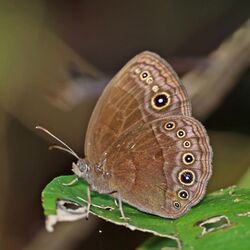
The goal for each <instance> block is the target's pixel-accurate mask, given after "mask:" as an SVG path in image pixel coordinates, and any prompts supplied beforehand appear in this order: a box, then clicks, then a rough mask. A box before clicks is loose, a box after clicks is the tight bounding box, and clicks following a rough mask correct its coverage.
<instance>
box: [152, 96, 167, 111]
mask: <svg viewBox="0 0 250 250" xmlns="http://www.w3.org/2000/svg"><path fill="white" fill-rule="evenodd" d="M170 99H171V98H170V95H169V94H168V93H166V92H161V93H159V94H156V95H154V96H153V97H152V99H151V105H152V107H153V108H155V109H157V110H161V109H163V108H166V107H167V106H168V105H169V104H170Z"/></svg>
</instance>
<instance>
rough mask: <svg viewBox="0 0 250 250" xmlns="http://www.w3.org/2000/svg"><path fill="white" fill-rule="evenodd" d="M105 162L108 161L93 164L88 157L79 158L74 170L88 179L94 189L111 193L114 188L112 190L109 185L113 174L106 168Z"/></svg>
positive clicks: (81, 176)
mask: <svg viewBox="0 0 250 250" xmlns="http://www.w3.org/2000/svg"><path fill="white" fill-rule="evenodd" d="M105 163H106V161H105V160H104V161H101V162H99V163H96V164H93V163H92V164H91V163H89V162H88V161H87V160H86V159H79V160H78V162H77V163H76V164H75V163H73V166H72V171H73V172H74V174H75V175H76V176H77V177H79V178H83V179H84V180H86V181H87V182H88V183H89V185H90V187H91V189H92V190H95V191H98V192H99V193H110V192H113V191H114V190H111V189H110V187H109V179H110V176H111V175H110V173H109V172H107V171H105V170H104V169H105Z"/></svg>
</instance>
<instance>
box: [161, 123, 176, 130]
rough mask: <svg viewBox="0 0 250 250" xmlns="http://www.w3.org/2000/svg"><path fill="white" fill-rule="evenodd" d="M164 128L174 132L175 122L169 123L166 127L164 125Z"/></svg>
mask: <svg viewBox="0 0 250 250" xmlns="http://www.w3.org/2000/svg"><path fill="white" fill-rule="evenodd" d="M164 128H165V129H166V130H172V129H174V128H175V123H174V122H167V123H166V124H165V125H164Z"/></svg>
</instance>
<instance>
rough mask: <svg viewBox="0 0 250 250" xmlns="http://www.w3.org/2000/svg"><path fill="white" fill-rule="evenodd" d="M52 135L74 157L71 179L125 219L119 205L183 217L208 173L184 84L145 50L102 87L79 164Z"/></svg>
mask: <svg viewBox="0 0 250 250" xmlns="http://www.w3.org/2000/svg"><path fill="white" fill-rule="evenodd" d="M38 128H40V129H43V128H41V127H38ZM43 130H44V131H45V129H43ZM46 132H47V133H49V134H51V133H50V132H49V131H47V130H46ZM51 135H52V134H51ZM52 136H53V135H52ZM53 137H54V138H56V139H57V140H58V141H59V142H60V143H62V144H63V145H64V146H65V148H64V147H61V146H54V147H56V148H59V149H63V150H65V151H68V152H69V153H71V154H73V155H74V156H75V157H77V159H78V162H77V163H73V167H72V170H73V172H74V173H75V175H76V176H77V177H78V178H83V179H85V180H86V181H87V182H88V184H89V188H90V189H91V190H94V191H97V192H99V193H101V194H110V195H112V196H113V197H114V198H116V199H118V201H119V208H120V211H121V215H122V218H124V219H126V217H125V214H124V212H123V208H122V203H123V202H125V203H128V204H130V205H132V206H133V207H136V208H137V209H139V210H141V211H143V212H146V213H150V214H154V215H158V216H161V217H165V218H178V217H180V216H182V215H184V214H185V213H186V212H187V211H188V210H189V209H190V208H191V207H192V206H194V205H195V204H197V203H198V202H199V201H200V200H201V199H202V198H203V196H204V195H205V191H206V186H207V183H208V180H209V178H210V177H211V174H212V164H211V162H212V149H211V146H210V144H209V137H208V135H207V132H206V130H205V128H204V127H203V125H202V124H201V123H200V122H199V121H198V120H196V119H195V118H193V117H192V115H191V104H190V100H189V97H188V95H187V92H186V90H185V88H184V86H183V84H182V83H181V81H180V80H179V78H178V76H177V74H176V73H175V72H174V70H173V69H172V67H171V66H170V65H169V64H168V63H167V62H166V61H165V60H164V59H162V58H161V57H160V56H158V55H157V54H155V53H153V52H149V51H145V52H142V53H140V54H138V55H136V56H135V57H134V58H133V59H131V60H130V61H129V62H128V63H127V64H126V65H125V66H124V67H123V68H122V69H121V70H120V71H119V72H118V74H117V75H116V76H115V77H114V78H113V79H112V80H111V81H110V82H109V83H108V85H107V86H106V88H105V89H104V91H103V93H102V95H101V97H100V98H99V100H98V102H97V104H96V106H95V109H94V111H93V113H92V116H91V119H90V122H89V125H88V129H87V133H86V138H85V157H84V159H83V158H80V157H78V156H77V155H76V153H75V152H74V151H73V150H72V149H71V148H70V147H69V146H68V145H66V144H65V143H64V142H62V141H61V140H60V139H58V138H57V137H55V136H53ZM90 189H88V197H89V199H88V210H89V208H90V206H91V195H90V191H89V190H90Z"/></svg>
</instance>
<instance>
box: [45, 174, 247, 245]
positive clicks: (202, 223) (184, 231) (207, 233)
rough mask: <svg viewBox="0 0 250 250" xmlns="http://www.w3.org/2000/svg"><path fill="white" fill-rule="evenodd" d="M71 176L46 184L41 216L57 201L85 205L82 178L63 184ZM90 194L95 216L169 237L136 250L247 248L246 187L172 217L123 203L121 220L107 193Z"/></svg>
mask: <svg viewBox="0 0 250 250" xmlns="http://www.w3.org/2000/svg"><path fill="white" fill-rule="evenodd" d="M73 178H74V176H61V177H57V178H55V179H54V180H53V181H52V182H51V183H49V184H48V185H47V186H46V188H45V189H44V191H43V193H42V198H43V207H44V212H45V215H47V216H51V215H56V208H57V206H56V204H57V201H58V200H68V201H71V202H75V203H77V204H79V205H81V206H85V207H86V205H87V204H86V202H84V200H85V201H86V200H87V191H86V188H87V184H86V183H85V181H83V180H79V181H78V182H77V183H76V184H74V185H72V186H65V185H63V184H64V183H69V182H71V181H72V179H73ZM91 197H92V204H93V206H91V213H93V214H95V215H97V216H98V217H101V218H103V219H105V220H107V221H111V222H113V223H115V224H119V225H124V226H126V227H129V228H130V229H133V230H134V229H137V230H141V231H144V232H151V233H153V234H154V235H157V236H161V237H166V238H170V239H172V241H171V240H169V239H166V238H156V237H155V238H152V239H150V240H149V241H147V242H146V243H145V244H144V245H142V246H141V247H139V248H138V249H145V250H146V249H164V247H166V249H168V248H169V247H171V246H172V247H179V248H180V247H182V249H250V189H239V188H236V187H231V188H228V189H224V190H220V191H217V192H214V193H212V194H209V195H207V196H206V197H205V199H203V201H202V202H200V203H199V204H198V205H197V206H195V207H193V208H192V209H191V211H190V212H189V213H188V214H186V215H184V216H182V217H181V218H179V219H176V220H170V219H164V218H161V217H159V216H154V215H150V214H146V213H143V212H140V211H138V210H137V209H136V208H133V207H131V206H129V205H127V204H123V209H124V213H125V215H126V217H129V218H130V220H128V221H124V220H123V219H121V218H120V211H119V209H118V208H117V206H116V205H115V203H114V199H113V198H112V197H111V196H108V195H101V194H98V193H96V192H92V194H91ZM96 205H98V206H105V207H112V208H113V210H112V211H110V210H107V209H106V210H105V209H102V208H97V207H95V206H96ZM173 240H174V241H173ZM153 246H154V247H153ZM225 247H226V248H225Z"/></svg>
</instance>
